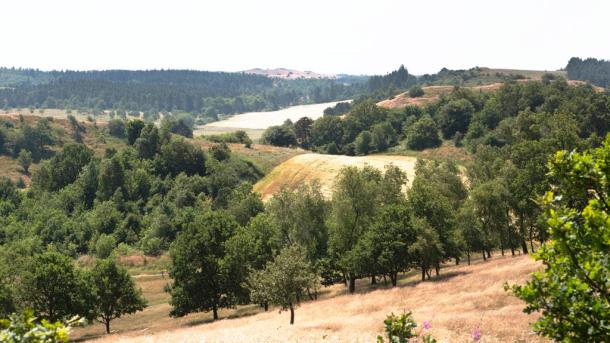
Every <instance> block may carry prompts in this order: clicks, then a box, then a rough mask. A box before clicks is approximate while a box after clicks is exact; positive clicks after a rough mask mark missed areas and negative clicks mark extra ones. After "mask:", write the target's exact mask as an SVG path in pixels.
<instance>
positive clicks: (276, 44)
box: [0, 0, 610, 74]
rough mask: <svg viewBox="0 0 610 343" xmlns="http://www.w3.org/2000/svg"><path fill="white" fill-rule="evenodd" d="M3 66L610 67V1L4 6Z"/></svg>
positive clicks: (248, 0) (46, 2) (363, 70)
mask: <svg viewBox="0 0 610 343" xmlns="http://www.w3.org/2000/svg"><path fill="white" fill-rule="evenodd" d="M0 13H2V16H1V18H2V19H1V21H0V27H1V30H2V31H0V32H1V33H0V44H1V45H0V66H8V67H12V66H15V67H33V68H40V69H45V70H48V69H116V68H124V69H152V68H189V69H200V70H227V71H237V70H244V69H249V68H254V67H262V68H275V67H286V68H293V69H300V70H313V71H316V72H323V73H351V74H372V73H385V72H388V71H390V70H392V69H396V68H397V67H398V66H399V65H400V64H404V65H405V66H406V67H407V68H408V69H409V71H410V72H412V73H415V74H423V73H433V72H437V71H438V70H439V69H440V68H442V67H448V68H451V69H457V68H470V67H473V66H489V67H498V68H499V67H501V68H520V69H544V70H554V69H558V68H561V67H564V66H565V65H566V63H567V61H568V59H569V58H570V57H571V56H581V57H589V56H592V57H598V58H605V59H609V58H610V21H608V15H610V1H603V0H599V1H595V0H578V1H563V0H562V1H557V0H556V1H542V0H540V1H536V0H523V1H522V0H517V1H515V0H510V1H509V0H505V1H502V2H500V1H494V0H472V1H468V0H465V1H457V0H446V1H429V0H417V1H398V0H394V1H392V0H370V1H354V0H352V1H335V0H320V1H318V0H305V1H293V0H277V1H276V0H273V1H267V0H256V1H255V0H242V1H236V0H222V1H206V0H198V1H181V0H171V1H169V0H168V1H157V0H154V1H153V0H142V1H139V0H103V1H98V0H76V1H68V0H53V1H50V0H40V1H32V0H4V1H2V2H0Z"/></svg>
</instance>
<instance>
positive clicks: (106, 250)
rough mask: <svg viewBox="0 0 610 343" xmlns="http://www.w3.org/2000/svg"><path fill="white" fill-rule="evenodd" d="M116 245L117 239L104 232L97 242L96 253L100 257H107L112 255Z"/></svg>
mask: <svg viewBox="0 0 610 343" xmlns="http://www.w3.org/2000/svg"><path fill="white" fill-rule="evenodd" d="M115 246H116V240H115V239H114V237H113V236H111V235H106V234H102V235H100V237H99V238H98V239H97V242H95V255H96V256H97V257H99V258H107V257H108V256H110V254H111V253H112V251H113V250H114V247H115Z"/></svg>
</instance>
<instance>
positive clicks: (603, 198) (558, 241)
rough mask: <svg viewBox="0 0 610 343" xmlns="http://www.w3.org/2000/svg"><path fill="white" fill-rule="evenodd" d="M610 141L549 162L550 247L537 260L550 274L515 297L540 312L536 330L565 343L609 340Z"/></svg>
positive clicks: (536, 275) (538, 277)
mask: <svg viewBox="0 0 610 343" xmlns="http://www.w3.org/2000/svg"><path fill="white" fill-rule="evenodd" d="M608 166H610V138H606V140H605V142H604V144H603V146H602V147H600V148H597V149H594V150H591V151H589V152H583V153H575V152H574V153H569V152H567V151H560V152H558V153H557V154H555V156H554V157H553V158H551V160H550V177H551V180H553V182H552V184H551V185H550V189H551V190H550V191H549V192H547V194H546V195H545V197H544V201H543V204H544V208H545V213H546V217H547V218H548V221H547V225H548V228H547V229H548V234H549V238H550V239H549V241H548V242H546V243H544V244H543V245H542V246H541V248H540V249H539V250H538V252H537V253H536V254H535V255H534V256H535V258H536V259H537V260H539V261H542V263H543V264H544V265H545V269H544V270H541V271H538V272H535V273H534V274H533V276H532V279H531V280H530V281H528V282H527V283H526V284H525V285H523V286H517V285H515V286H513V287H512V290H513V292H514V293H515V294H516V295H517V296H518V297H519V298H521V299H523V300H525V301H526V302H527V306H526V308H525V312H527V313H532V312H540V313H541V316H540V317H539V319H538V321H537V322H536V323H535V324H534V329H535V330H536V331H537V332H538V333H539V334H541V335H543V336H546V337H548V338H551V339H553V340H557V341H566V342H604V341H607V340H608V337H610V326H608V324H607V323H608V322H609V321H610V292H609V291H608V289H609V288H608V280H610V266H609V264H608V251H610V239H609V237H610V225H609V223H610V220H609V218H610V217H609V209H610V202H609V201H608V199H609V198H608V195H609V191H610V188H609V186H608V181H607V175H608V174H610V169H609V168H608Z"/></svg>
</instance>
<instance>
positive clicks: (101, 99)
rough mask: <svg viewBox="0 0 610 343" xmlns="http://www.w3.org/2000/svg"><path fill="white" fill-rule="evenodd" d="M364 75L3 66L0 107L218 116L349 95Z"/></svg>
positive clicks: (359, 88)
mask: <svg viewBox="0 0 610 343" xmlns="http://www.w3.org/2000/svg"><path fill="white" fill-rule="evenodd" d="M365 81H366V78H359V77H352V76H344V77H340V78H339V79H298V80H282V79H272V78H268V77H266V76H261V75H252V74H245V73H228V72H205V71H194V70H147V71H129V70H107V71H51V72H42V71H38V70H32V69H14V68H11V69H9V68H0V107H2V108H3V109H7V108H17V107H20V108H64V109H75V110H76V109H82V110H93V111H98V112H100V111H104V110H115V111H123V112H125V111H142V112H153V113H158V112H172V111H173V112H176V111H185V112H189V113H193V114H196V115H201V116H204V117H209V118H217V116H218V115H219V114H225V115H228V114H234V113H241V112H248V111H263V110H275V109H278V108H282V107H286V106H291V105H298V104H307V103H318V102H328V101H333V100H343V99H349V98H350V97H353V96H354V95H356V94H360V93H361V92H362V91H363V89H364V85H365Z"/></svg>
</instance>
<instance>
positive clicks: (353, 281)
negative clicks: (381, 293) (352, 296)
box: [349, 275, 356, 293]
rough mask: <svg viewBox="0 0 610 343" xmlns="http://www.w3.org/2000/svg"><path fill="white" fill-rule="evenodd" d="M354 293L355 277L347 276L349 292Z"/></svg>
mask: <svg viewBox="0 0 610 343" xmlns="http://www.w3.org/2000/svg"><path fill="white" fill-rule="evenodd" d="M355 291H356V277H355V276H353V275H350V276H349V292H350V293H354V292H355Z"/></svg>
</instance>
